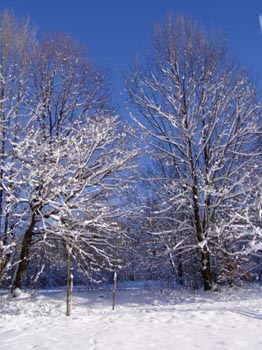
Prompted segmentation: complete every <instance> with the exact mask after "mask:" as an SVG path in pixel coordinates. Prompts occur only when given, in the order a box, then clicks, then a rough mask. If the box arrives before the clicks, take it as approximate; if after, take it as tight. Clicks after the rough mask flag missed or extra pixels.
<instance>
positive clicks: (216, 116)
mask: <svg viewBox="0 0 262 350" xmlns="http://www.w3.org/2000/svg"><path fill="white" fill-rule="evenodd" d="M123 86H124V88H123V89H124V91H125V93H124V95H123V105H124V104H127V105H128V109H127V111H126V112H122V114H123V115H121V116H118V115H117V113H116V111H115V109H114V106H113V103H112V100H111V91H110V88H109V79H108V77H107V74H106V73H105V71H103V70H102V69H101V68H99V67H97V66H96V65H95V64H94V63H92V62H91V61H90V60H89V59H88V57H87V56H86V52H85V49H84V48H83V47H82V46H81V45H79V44H78V43H77V42H75V41H74V40H73V39H72V38H70V37H69V36H67V35H66V34H52V35H48V36H42V37H41V38H39V36H37V33H36V31H35V29H34V28H33V26H32V25H31V24H30V21H29V20H28V19H21V20H20V19H17V18H16V17H15V16H14V14H13V13H11V12H10V11H4V12H2V13H1V14H0V182H1V185H0V283H1V284H2V285H3V286H5V287H10V288H11V290H12V291H15V290H16V289H17V288H21V287H22V286H23V285H49V284H63V283H65V282H66V280H69V279H70V278H71V275H72V274H73V275H74V276H75V278H76V279H77V282H79V283H80V282H81V283H84V281H101V279H103V278H105V279H106V278H111V275H112V272H113V271H117V272H118V273H119V275H120V276H122V278H127V279H138V278H139V279H145V278H146V279H149V278H150V279H169V280H170V281H171V282H172V283H180V284H185V285H192V286H194V287H201V286H203V287H204V289H205V290H210V289H212V288H213V287H214V285H215V283H224V282H227V283H230V284H232V283H234V282H235V281H241V280H242V279H244V278H247V279H252V278H260V274H261V271H262V266H261V263H262V255H261V250H262V231H261V225H262V223H261V220H262V208H261V185H262V183H261V146H262V143H261V111H262V109H261V99H260V97H259V96H258V95H257V88H256V85H255V84H254V83H253V82H252V79H251V77H250V74H249V73H248V71H247V70H246V69H245V68H244V67H243V66H241V65H240V64H239V63H238V62H236V60H233V59H232V58H231V55H230V52H229V50H228V49H227V47H226V43H225V42H224V41H223V40H222V39H221V38H220V37H219V36H218V35H217V34H216V33H212V34H210V33H208V32H206V31H205V30H204V29H203V28H202V27H201V25H199V24H198V23H197V22H196V21H194V20H192V19H187V18H185V17H183V16H179V17H175V18H174V17H172V16H168V17H167V18H166V20H165V21H164V22H163V23H160V24H159V25H157V26H156V27H155V29H154V32H153V39H152V47H151V52H150V55H149V56H148V57H147V58H146V59H145V60H144V61H143V63H139V62H138V61H137V60H136V61H135V63H134V64H133V66H132V67H131V68H130V69H129V70H128V71H127V72H126V73H125V78H124V81H123ZM127 115H128V116H129V117H130V118H129V120H130V121H129V122H127V119H128V118H127ZM37 283H38V284H37Z"/></svg>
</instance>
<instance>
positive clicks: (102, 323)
mask: <svg viewBox="0 0 262 350" xmlns="http://www.w3.org/2000/svg"><path fill="white" fill-rule="evenodd" d="M116 301H117V304H116V308H115V310H114V311H113V310H112V293H111V291H110V290H104V291H93V292H92V291H87V290H85V289H83V288H82V289H79V288H77V287H76V288H75V291H74V296H73V310H72V316H71V317H66V316H65V291H64V290H63V289H55V290H46V291H37V292H28V293H22V294H21V295H20V296H19V297H18V298H17V299H15V300H14V299H10V298H9V297H8V296H7V295H6V294H5V293H4V292H2V294H0V313H1V314H0V339H1V341H0V349H1V350H29V349H38V350H44V349H45V350H50V349H51V350H75V349H76V350H109V349H110V350H120V349H121V350H140V349H141V350H169V349H170V350H171V349H172V350H176V349H177V350H191V349H201V350H205V349H208V350H211V349H212V350H233V349H234V350H247V349H248V350H261V349H262V333H261V329H262V286H259V285H254V286H246V287H245V288H243V289H236V288H234V289H227V290H223V291H220V292H214V293H204V292H193V291H182V290H180V291H179V290H171V289H165V288H160V287H150V286H147V287H146V288H145V287H143V288H127V289H121V290H119V291H118V292H117V298H116Z"/></svg>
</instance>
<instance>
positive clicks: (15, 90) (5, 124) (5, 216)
mask: <svg viewBox="0 0 262 350" xmlns="http://www.w3.org/2000/svg"><path fill="white" fill-rule="evenodd" d="M35 42H36V40H35V30H34V28H33V27H32V26H31V25H30V21H29V19H22V20H18V19H16V18H15V16H14V15H13V13H12V12H10V11H7V10H6V11H3V12H1V13H0V283H1V281H2V278H3V275H4V274H5V272H6V271H7V270H8V267H9V266H10V264H11V262H12V256H13V253H14V248H15V242H16V237H15V235H14V234H13V229H14V226H15V223H14V221H12V207H11V206H10V198H9V195H8V193H7V191H6V187H5V183H6V180H7V178H8V179H11V178H12V177H14V176H15V170H14V168H13V166H12V165H13V163H14V154H13V144H14V142H16V140H17V137H18V130H19V128H20V127H21V125H23V123H24V121H25V120H26V118H27V113H28V111H27V109H26V106H25V100H26V96H27V88H28V81H29V72H30V64H31V53H32V48H33V47H34V44H35Z"/></svg>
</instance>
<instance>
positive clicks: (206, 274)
mask: <svg viewBox="0 0 262 350" xmlns="http://www.w3.org/2000/svg"><path fill="white" fill-rule="evenodd" d="M201 263H202V269H201V272H202V279H203V285H204V290H205V291H209V290H212V286H213V276H212V271H211V265H210V254H209V252H208V250H207V248H206V247H204V248H203V250H201Z"/></svg>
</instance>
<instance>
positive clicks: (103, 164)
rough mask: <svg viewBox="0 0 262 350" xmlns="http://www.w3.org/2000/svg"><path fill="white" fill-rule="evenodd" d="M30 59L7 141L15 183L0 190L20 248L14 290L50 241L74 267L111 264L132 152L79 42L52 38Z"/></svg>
mask: <svg viewBox="0 0 262 350" xmlns="http://www.w3.org/2000/svg"><path fill="white" fill-rule="evenodd" d="M33 58H34V59H33V64H32V71H31V75H30V84H29V90H28V98H27V100H26V101H25V103H26V106H27V108H28V110H29V111H30V114H29V116H28V119H27V121H26V123H24V124H21V125H20V126H21V128H20V131H19V135H18V136H17V139H16V140H15V141H13V153H14V159H15V162H14V163H13V164H12V167H13V169H15V177H12V178H11V179H10V181H9V182H8V179H7V180H6V184H5V188H6V191H7V193H8V195H9V197H10V203H12V205H13V207H15V208H16V210H15V215H14V218H15V222H16V225H17V227H16V234H17V237H19V240H20V242H21V245H20V253H19V255H18V256H17V268H16V271H15V273H14V278H13V285H12V289H13V290H14V289H16V288H20V287H21V284H22V279H23V277H24V275H25V272H26V269H27V267H28V264H29V261H30V256H31V254H32V252H36V251H37V248H39V249H40V248H41V247H43V244H44V245H52V242H53V241H54V240H58V241H60V242H64V244H65V245H66V247H67V251H68V252H69V253H70V256H71V254H72V257H73V258H75V259H77V260H78V261H79V262H80V263H83V262H84V261H85V262H86V263H87V262H89V266H90V267H91V268H92V267H94V266H95V267H98V266H99V267H103V266H105V267H106V266H107V267H109V266H110V264H111V258H113V256H115V254H113V253H112V251H113V250H114V249H113V247H114V243H115V241H116V239H117V236H118V235H119V227H118V225H117V218H118V217H119V216H121V215H123V210H120V209H119V208H118V206H117V202H118V201H119V200H120V191H122V192H123V191H124V190H125V186H126V183H125V181H124V173H125V172H127V171H128V169H129V168H130V167H132V166H133V165H132V160H133V158H134V156H135V153H136V151H133V150H132V149H131V148H130V147H129V148H128V147H126V145H125V140H126V138H127V133H126V131H125V127H124V126H123V125H121V124H120V119H119V117H117V116H115V115H114V112H113V110H112V109H111V108H110V107H109V106H110V105H109V98H108V90H107V87H106V80H105V76H104V75H103V73H102V72H101V71H100V70H99V69H97V68H96V67H95V66H94V65H93V64H91V63H90V61H89V60H87V59H86V57H85V54H84V51H83V49H82V48H81V47H79V46H78V44H76V43H75V42H74V41H72V39H70V38H68V37H66V36H64V35H62V36H61V35H59V36H56V35H55V36H52V37H49V38H46V39H45V40H43V41H42V42H41V43H39V44H38V46H37V49H36V51H35V53H34V56H33ZM114 253H115V251H114ZM35 254H36V253H35Z"/></svg>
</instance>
